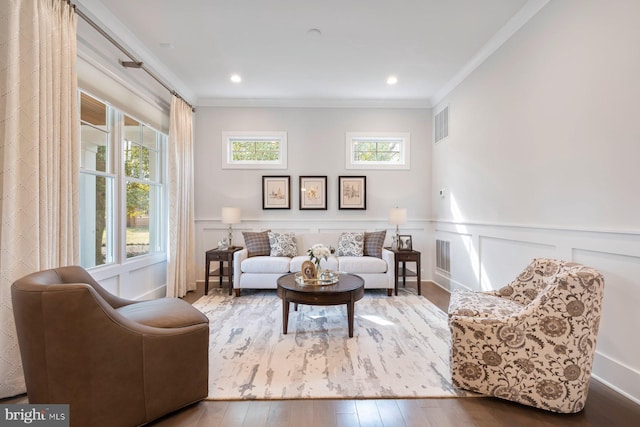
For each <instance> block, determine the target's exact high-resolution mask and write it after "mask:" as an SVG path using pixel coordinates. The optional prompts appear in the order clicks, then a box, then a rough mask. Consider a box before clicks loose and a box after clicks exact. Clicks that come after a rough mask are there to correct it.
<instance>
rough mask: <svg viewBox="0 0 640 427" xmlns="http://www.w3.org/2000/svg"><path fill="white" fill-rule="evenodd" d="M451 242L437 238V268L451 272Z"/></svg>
mask: <svg viewBox="0 0 640 427" xmlns="http://www.w3.org/2000/svg"><path fill="white" fill-rule="evenodd" d="M450 243H451V242H448V241H446V240H439V239H437V240H436V269H438V270H440V271H441V272H445V273H451V245H450Z"/></svg>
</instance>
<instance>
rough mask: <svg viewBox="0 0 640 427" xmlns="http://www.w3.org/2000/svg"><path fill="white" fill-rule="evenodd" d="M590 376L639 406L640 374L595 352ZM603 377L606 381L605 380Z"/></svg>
mask: <svg viewBox="0 0 640 427" xmlns="http://www.w3.org/2000/svg"><path fill="white" fill-rule="evenodd" d="M592 376H593V377H594V378H595V379H597V380H598V381H600V382H601V383H603V384H604V385H606V386H607V387H609V388H610V389H612V390H615V391H616V392H617V393H620V394H621V395H623V396H624V397H626V398H627V399H629V400H632V401H633V402H635V403H636V404H639V405H640V372H638V371H637V370H635V369H633V368H631V367H629V366H625V365H624V364H622V363H620V362H619V361H617V360H615V359H613V358H611V357H609V356H606V355H604V354H601V353H598V352H597V351H596V354H595V357H594V359H593V371H592ZM603 377H605V378H608V379H607V380H605V379H603ZM614 384H617V385H614Z"/></svg>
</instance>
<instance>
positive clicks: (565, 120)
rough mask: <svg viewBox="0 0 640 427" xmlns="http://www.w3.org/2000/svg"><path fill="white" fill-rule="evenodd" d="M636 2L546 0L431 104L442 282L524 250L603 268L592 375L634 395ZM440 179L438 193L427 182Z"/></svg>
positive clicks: (497, 265)
mask: <svg viewBox="0 0 640 427" xmlns="http://www.w3.org/2000/svg"><path fill="white" fill-rule="evenodd" d="M638 16H640V2H633V1H611V2H603V1H599V0H589V1H587V0H585V1H577V0H574V1H568V0H567V1H554V2H549V4H548V5H547V6H545V7H544V8H543V9H542V10H541V11H540V12H539V13H538V15H536V16H535V17H534V18H533V19H532V20H531V21H530V22H529V23H528V24H527V25H525V26H524V27H523V28H522V29H521V30H520V31H519V32H518V33H516V34H515V35H514V36H513V37H512V38H511V39H510V40H509V41H508V42H507V43H506V44H505V45H503V46H502V48H501V49H500V50H498V51H497V52H496V53H495V54H494V55H492V56H491V57H490V58H489V59H488V60H487V61H486V62H485V63H483V64H482V65H481V66H480V67H479V68H478V69H477V70H476V71H475V72H474V73H473V74H471V75H470V76H469V77H468V78H467V79H466V80H465V81H464V82H462V83H461V84H460V85H459V86H458V87H457V88H456V89H455V90H453V91H452V92H451V93H450V94H449V95H448V96H447V97H446V98H445V99H444V100H443V101H442V102H441V104H440V105H438V106H437V108H435V109H434V111H438V110H439V109H440V108H442V107H443V106H444V105H449V109H450V124H449V132H450V133H449V137H448V138H447V139H445V140H443V141H441V142H439V143H438V144H436V145H435V146H434V150H433V189H432V192H431V200H432V204H433V216H434V224H435V225H434V233H435V237H436V238H440V239H445V240H449V241H451V257H452V260H451V265H452V272H451V275H450V276H447V275H442V274H439V273H437V272H436V271H435V270H434V271H432V277H434V278H435V280H436V281H437V282H438V283H440V284H442V285H443V286H445V287H449V288H456V287H466V288H471V289H495V288H498V287H501V286H503V285H504V284H506V283H507V282H508V281H510V280H512V279H513V278H514V277H515V275H517V273H518V272H519V271H521V270H522V269H523V267H524V266H525V265H526V264H527V263H528V262H529V261H530V259H531V258H533V257H537V256H542V257H547V256H549V257H557V258H562V259H568V260H574V261H577V262H582V263H585V264H588V265H590V266H593V267H596V268H598V269H600V270H601V271H602V272H603V274H604V276H605V297H604V298H605V299H604V309H603V318H602V321H601V325H600V334H599V339H598V346H597V355H596V361H595V365H594V375H595V376H596V377H598V378H600V379H602V380H603V381H604V382H606V383H609V384H610V385H612V386H613V387H614V388H616V389H618V390H620V391H622V392H623V393H625V394H626V395H628V396H630V397H632V398H633V399H635V400H636V401H640V358H638V354H640V341H638V340H637V339H634V338H631V336H636V335H637V332H636V330H637V328H638V327H640V311H639V310H638V309H637V307H638V305H639V304H640V280H639V279H638V278H639V277H640V192H639V191H638V183H640V168H638V167H637V162H638V160H639V159H640V120H639V119H638V117H639V116H638V111H639V110H638V106H637V103H638V99H640V80H638V76H640V55H638V47H637V41H638V40H640V26H638V25H637V17H638ZM440 188H444V189H445V190H446V191H445V197H444V198H441V197H440V196H439V195H437V191H438V190H439V189H440Z"/></svg>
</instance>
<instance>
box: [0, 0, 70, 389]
mask: <svg viewBox="0 0 640 427" xmlns="http://www.w3.org/2000/svg"><path fill="white" fill-rule="evenodd" d="M76 19H77V18H76V15H75V13H74V12H73V9H72V8H71V7H70V6H69V5H68V4H67V3H66V2H63V1H60V0H3V2H2V7H0V22H2V25H0V70H1V71H0V73H1V75H0V163H1V166H0V167H1V170H0V192H1V193H0V349H2V350H0V397H7V396H14V395H17V394H20V393H22V392H24V391H25V385H24V378H23V374H22V364H21V362H20V352H19V349H18V342H17V339H16V333H15V325H14V321H13V312H12V308H11V290H10V288H11V284H12V283H13V281H14V280H15V279H17V278H19V277H21V276H23V275H25V274H28V273H31V272H33V271H36V270H40V269H45V268H51V267H55V266H60V265H68V264H74V263H77V261H78V258H79V257H78V228H77V224H78V221H77V219H78V213H79V211H78V207H79V206H78V179H79V176H78V172H79V170H78V168H79V147H80V144H79V134H78V123H79V118H78V107H77V104H78V102H77V78H76V71H75V61H76Z"/></svg>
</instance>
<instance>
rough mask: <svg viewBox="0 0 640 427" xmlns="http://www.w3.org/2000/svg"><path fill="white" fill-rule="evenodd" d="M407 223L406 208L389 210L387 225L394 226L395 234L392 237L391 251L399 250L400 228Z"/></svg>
mask: <svg viewBox="0 0 640 427" xmlns="http://www.w3.org/2000/svg"><path fill="white" fill-rule="evenodd" d="M406 223H407V208H399V207H397V206H396V207H395V208H393V209H391V210H389V224H391V225H395V226H396V234H395V236H393V243H392V244H391V248H392V249H399V248H400V226H401V225H404V224H406Z"/></svg>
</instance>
